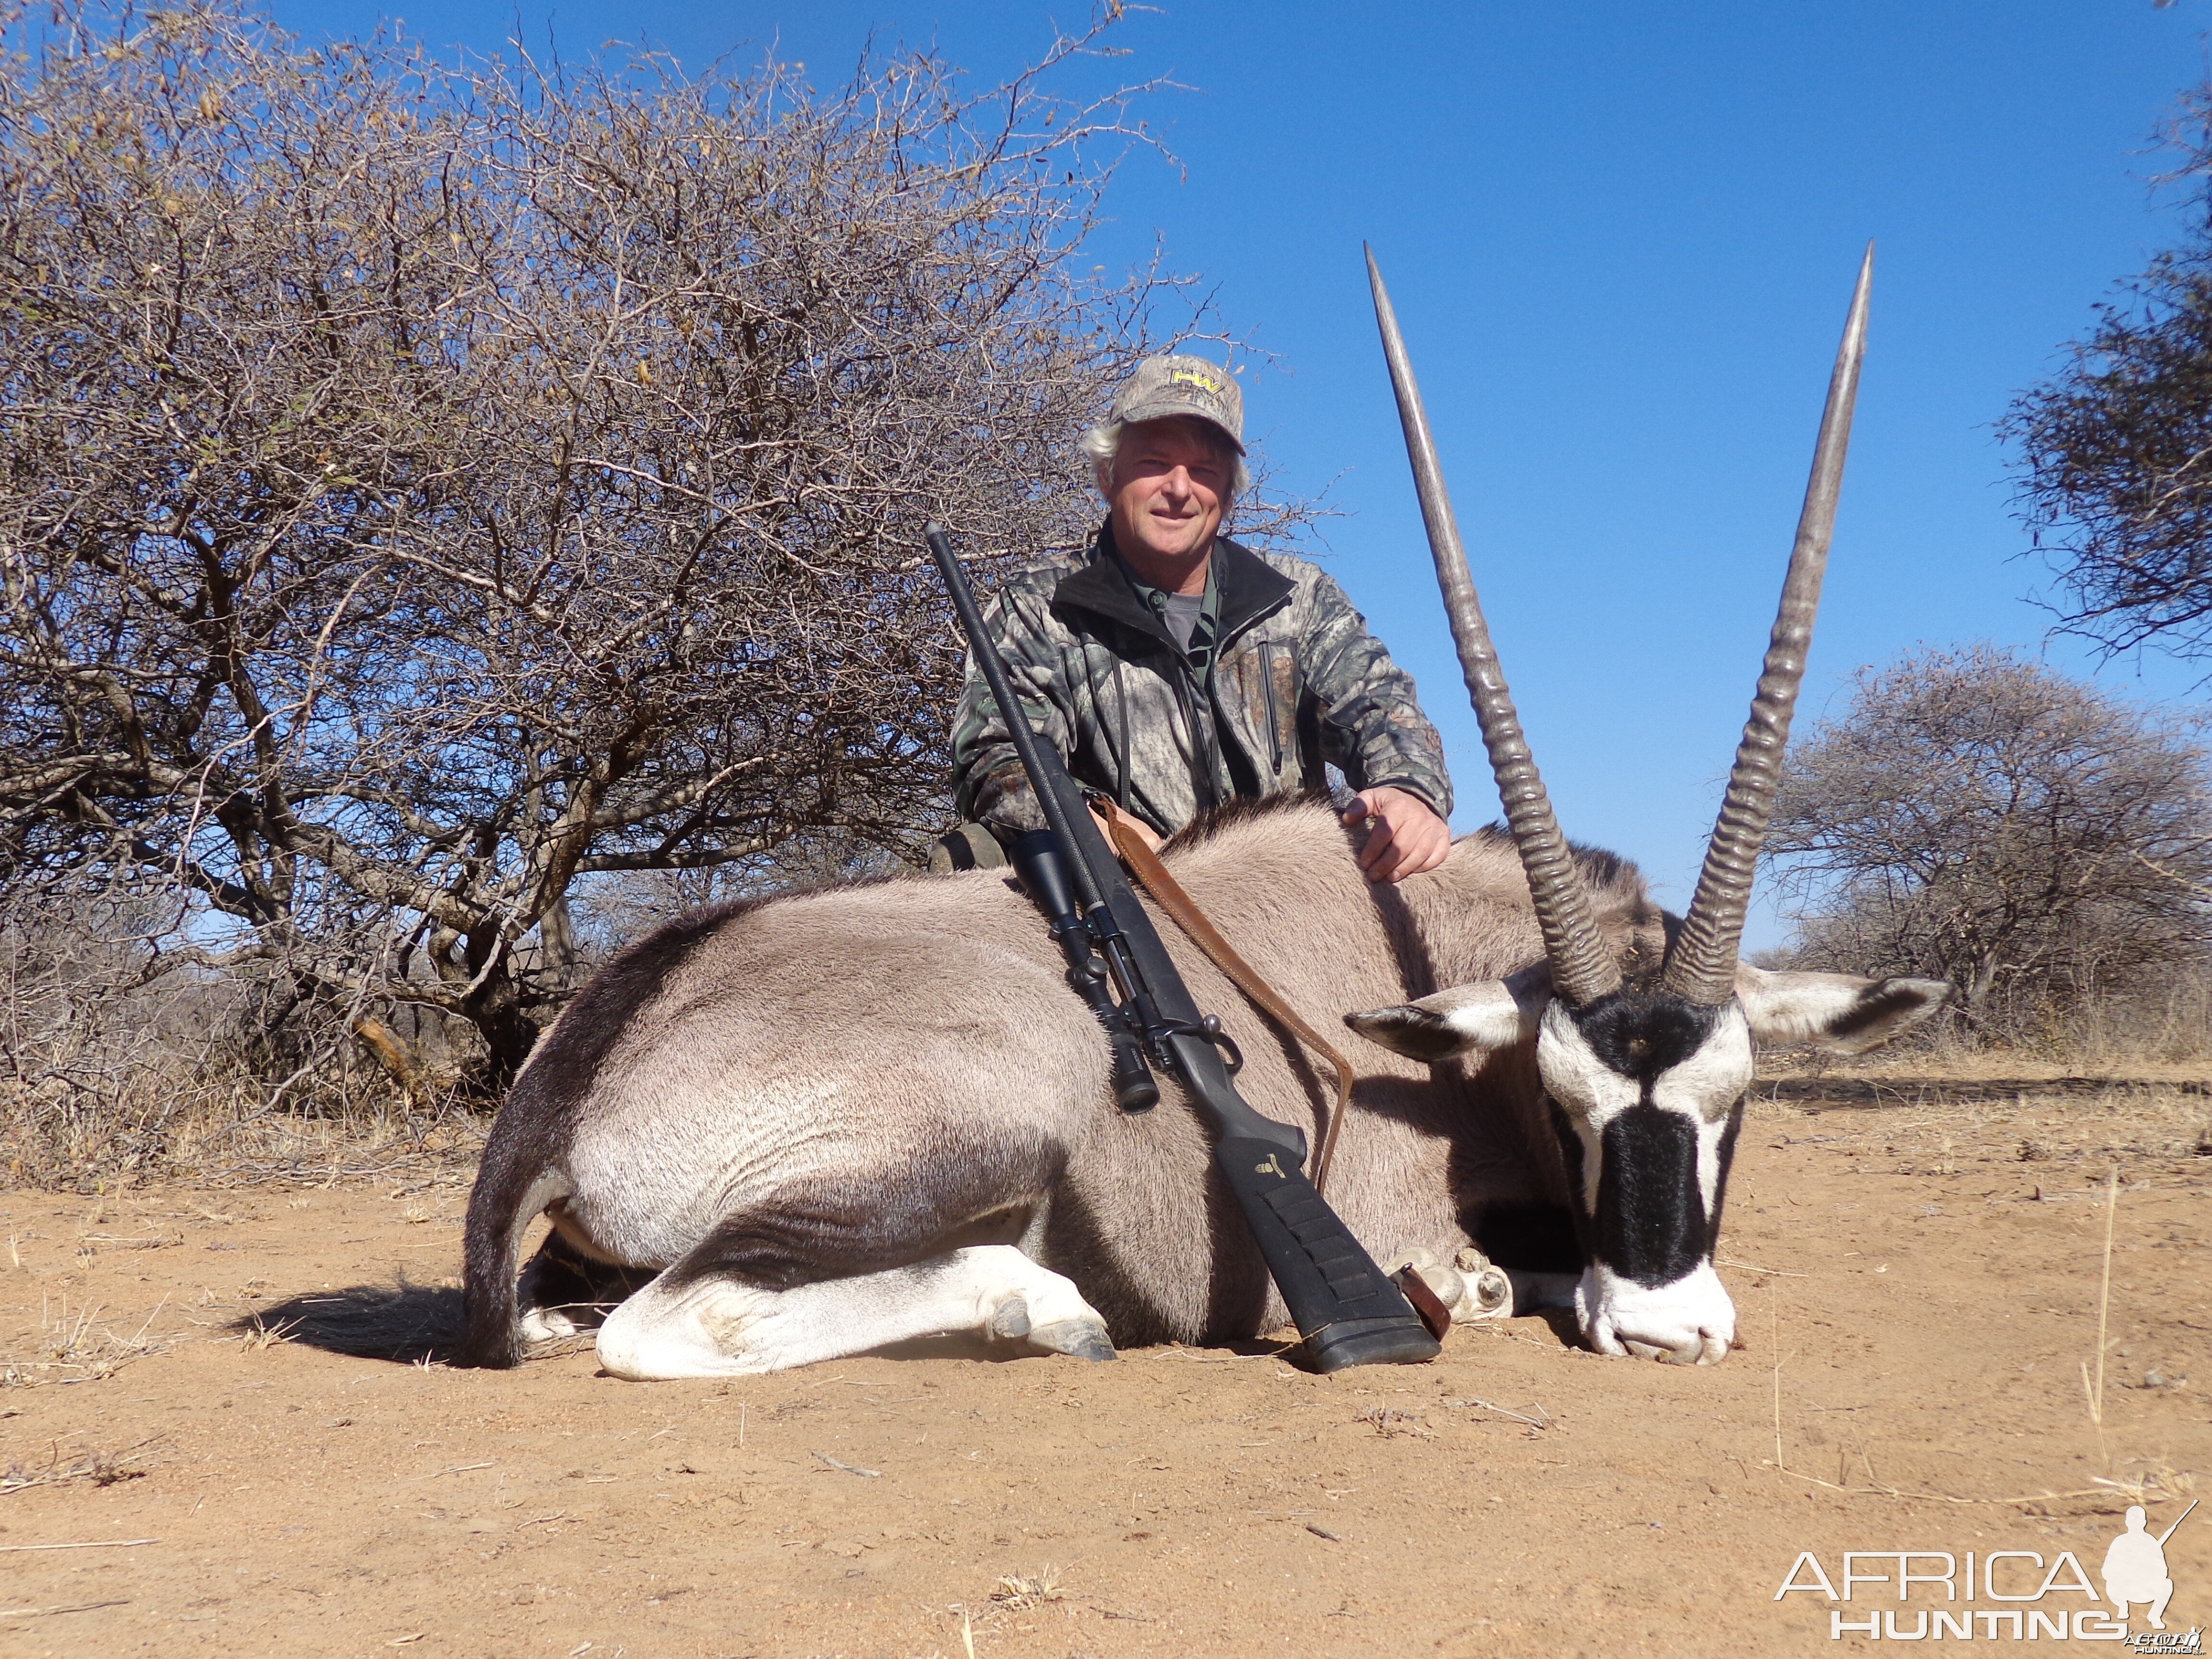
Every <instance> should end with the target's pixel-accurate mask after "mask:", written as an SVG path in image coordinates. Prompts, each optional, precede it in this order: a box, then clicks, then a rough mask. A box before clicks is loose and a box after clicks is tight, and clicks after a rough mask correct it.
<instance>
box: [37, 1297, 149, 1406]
mask: <svg viewBox="0 0 2212 1659" xmlns="http://www.w3.org/2000/svg"><path fill="white" fill-rule="evenodd" d="M104 1312H106V1309H105V1307H104V1306H102V1305H101V1304H97V1303H95V1304H93V1305H91V1306H90V1307H81V1308H79V1309H78V1310H76V1312H75V1313H74V1314H72V1313H71V1312H70V1306H69V1298H68V1297H66V1296H64V1297H62V1298H61V1299H60V1301H59V1303H58V1304H53V1303H49V1302H48V1301H46V1299H45V1298H43V1297H42V1298H41V1299H40V1308H39V1334H38V1337H37V1339H36V1340H35V1341H34V1343H33V1347H32V1357H29V1358H21V1359H9V1360H7V1361H5V1362H4V1363H0V1388H28V1387H32V1386H34V1385H36V1384H39V1383H94V1382H99V1381H101V1380H103V1379H105V1378H107V1377H110V1376H114V1375H115V1374H116V1373H117V1372H118V1371H119V1370H122V1369H123V1368H124V1367H125V1365H128V1364H131V1362H132V1361H134V1360H138V1359H143V1358H146V1356H147V1355H149V1354H153V1353H160V1352H162V1351H163V1350H164V1349H165V1348H167V1346H169V1345H168V1343H167V1341H166V1340H163V1339H161V1338H154V1339H151V1340H149V1338H148V1337H147V1334H146V1333H147V1331H148V1330H149V1329H150V1328H152V1326H153V1323H154V1320H155V1316H157V1315H159V1314H160V1313H161V1308H160V1307H159V1306H156V1307H155V1310H154V1311H153V1313H150V1314H148V1315H147V1316H146V1317H145V1319H144V1320H143V1322H141V1323H140V1325H139V1327H138V1328H137V1331H135V1332H134V1333H132V1334H131V1335H129V1336H125V1335H122V1334H119V1333H118V1332H117V1331H115V1330H113V1329H112V1328H110V1327H108V1326H106V1325H104V1324H102V1323H100V1315H101V1314H102V1313H104Z"/></svg>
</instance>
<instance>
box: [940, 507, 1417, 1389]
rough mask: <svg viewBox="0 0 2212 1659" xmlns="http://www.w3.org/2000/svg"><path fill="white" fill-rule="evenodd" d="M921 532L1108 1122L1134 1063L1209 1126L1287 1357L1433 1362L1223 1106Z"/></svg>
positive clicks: (1135, 911) (1062, 790)
mask: <svg viewBox="0 0 2212 1659" xmlns="http://www.w3.org/2000/svg"><path fill="white" fill-rule="evenodd" d="M925 533H926V535H927V539H928V542H929V550H930V554H931V556H933V558H934V559H935V560H936V561H937V568H938V569H939V572H941V573H942V574H943V575H944V577H945V586H946V587H947V588H948V589H949V590H951V595H952V607H953V609H954V610H955V611H957V612H958V613H959V616H960V626H961V629H962V630H963V632H965V633H966V635H968V643H969V648H970V649H971V650H972V651H973V652H974V653H975V665H976V666H977V667H978V668H980V669H981V671H982V673H983V678H984V680H985V682H986V683H987V684H988V685H989V686H990V688H991V695H992V696H994V698H996V699H997V700H998V704H999V714H1000V718H1001V719H1003V720H1005V722H1006V732H1007V735H1008V736H1009V737H1011V738H1012V739H1013V744H1014V749H1015V751H1016V752H1017V753H1018V754H1019V755H1020V757H1021V761H1022V769H1023V770H1024V772H1026V773H1027V774H1028V775H1029V780H1030V788H1031V789H1032V790H1034V791H1035V792H1036V799H1037V805H1039V806H1040V807H1042V809H1043V811H1044V817H1045V822H1046V823H1048V824H1049V825H1050V826H1051V827H1050V828H1049V829H1042V830H1033V831H1031V832H1030V834H1029V835H1027V836H1024V837H1022V839H1021V840H1020V841H1019V842H1017V843H1016V845H1015V848H1014V850H1013V857H1014V861H1015V866H1016V868H1017V870H1018V872H1019V873H1020V875H1021V878H1022V883H1023V885H1024V887H1026V888H1027V889H1028V890H1029V892H1030V896H1031V897H1032V898H1034V899H1036V901H1037V902H1038V904H1039V906H1040V907H1041V908H1042V909H1043V910H1044V912H1045V914H1046V916H1047V919H1048V921H1049V922H1050V924H1051V927H1052V932H1053V936H1054V938H1055V939H1058V940H1059V942H1060V949H1061V951H1062V952H1063V953H1064V954H1065V955H1066V957H1067V963H1068V982H1069V983H1070V984H1071V985H1073V987H1075V989H1076V990H1077V991H1078V992H1079V993H1080V994H1082V996H1083V998H1084V1000H1085V1001H1086V1002H1087V1003H1089V1004H1090V1006H1091V1010H1092V1012H1094V1013H1096V1014H1097V1016H1098V1017H1099V1019H1100V1021H1101V1022H1102V1023H1103V1024H1104V1025H1105V1027H1106V1031H1107V1036H1108V1040H1109V1044H1110V1046H1111V1048H1112V1051H1113V1066H1114V1071H1113V1084H1114V1091H1115V1098H1116V1099H1117V1100H1118V1101H1119V1102H1120V1103H1121V1108H1122V1109H1123V1110H1124V1111H1144V1110H1146V1109H1150V1108H1151V1107H1152V1104H1153V1103H1155V1102H1157V1101H1158V1098H1159V1090H1158V1085H1157V1084H1156V1083H1155V1082H1154V1081H1153V1080H1152V1075H1151V1073H1150V1069H1149V1067H1148V1066H1147V1063H1146V1061H1147V1057H1149V1059H1150V1061H1151V1063H1152V1065H1157V1066H1160V1067H1162V1068H1163V1069H1164V1070H1165V1071H1166V1072H1167V1073H1169V1075H1170V1076H1171V1077H1173V1078H1174V1079H1176V1081H1177V1082H1178V1083H1180V1084H1181V1085H1182V1089H1183V1092H1184V1094H1185V1095H1187V1096H1188V1097H1189V1099H1190V1102H1191V1104H1192V1105H1193V1106H1194V1108H1196V1109H1197V1110H1198V1113H1199V1115H1200V1117H1202V1118H1203V1119H1205V1120H1206V1122H1207V1123H1208V1124H1209V1125H1211V1126H1212V1129H1213V1132H1214V1135H1215V1137H1216V1138H1215V1140H1214V1145H1213V1158H1214V1162H1215V1164H1216V1165H1217V1166H1218V1168H1219V1170H1220V1172H1221V1177H1222V1179H1223V1181H1224V1182H1225V1183H1226V1184H1227V1185H1228V1188H1229V1190H1230V1192H1231V1194H1234V1195H1235V1197H1236V1200H1237V1206H1238V1208H1239V1209H1241V1210H1242V1211H1243V1214H1244V1222H1245V1225H1247V1226H1248V1227H1249V1228H1250V1229H1251V1231H1252V1239H1253V1242H1254V1243H1255V1244H1257V1245H1258V1246H1259V1249H1260V1255H1261V1260H1262V1261H1265V1262H1266V1263H1267V1272H1268V1273H1269V1274H1270V1275H1271V1276H1272V1277H1273V1279H1274V1281H1275V1286H1276V1288H1277V1289H1278V1290H1279V1291H1281V1292H1282V1296H1283V1302H1284V1305H1285V1306H1286V1307H1287V1308H1289V1310H1290V1312H1291V1320H1292V1321H1293V1322H1295V1323H1296V1324H1297V1328H1298V1331H1299V1334H1301V1335H1302V1336H1304V1339H1305V1340H1304V1341H1303V1342H1301V1343H1300V1344H1299V1345H1298V1348H1297V1350H1294V1351H1293V1357H1295V1358H1300V1359H1302V1360H1303V1361H1304V1364H1307V1365H1309V1366H1310V1367H1311V1368H1312V1369H1313V1370H1316V1371H1337V1370H1343V1369H1344V1368H1345V1367H1346V1366H1348V1365H1371V1364H1411V1363H1414V1362H1417V1361H1419V1360H1424V1359H1432V1358H1435V1357H1436V1355H1437V1352H1438V1344H1437V1340H1436V1338H1435V1337H1433V1336H1431V1334H1429V1331H1428V1328H1427V1327H1426V1326H1425V1325H1424V1324H1423V1323H1422V1322H1421V1319H1420V1316H1419V1315H1418V1314H1416V1313H1415V1312H1414V1311H1413V1307H1412V1306H1411V1304H1408V1303H1407V1300H1406V1298H1405V1296H1404V1295H1403V1294H1402V1293H1401V1291H1399V1289H1398V1287H1397V1286H1396V1285H1394V1284H1392V1283H1391V1282H1390V1280H1389V1279H1388V1278H1386V1277H1385V1276H1384V1275H1383V1271H1382V1269H1381V1268H1379V1267H1376V1265H1375V1261H1374V1258H1373V1257H1371V1256H1370V1255H1368V1254H1367V1252H1366V1250H1365V1249H1364V1248H1363V1247H1362V1246H1361V1245H1360V1243H1359V1241H1358V1239H1356V1238H1354V1237H1352V1230H1351V1229H1350V1228H1348V1227H1346V1225H1344V1221H1343V1219H1342V1218H1340V1216H1339V1215H1338V1214H1337V1213H1336V1212H1335V1211H1334V1210H1332V1209H1331V1208H1329V1206H1328V1204H1326V1203H1325V1202H1323V1201H1322V1196H1321V1194H1319V1193H1317V1192H1316V1191H1315V1190H1314V1187H1313V1182H1310V1181H1309V1180H1308V1179H1307V1178H1306V1176H1305V1171H1304V1169H1303V1168H1302V1167H1301V1166H1302V1165H1303V1164H1304V1162H1305V1157H1306V1138H1305V1135H1304V1132H1303V1131H1301V1130H1299V1129H1298V1128H1297V1127H1295V1126H1293V1125H1291V1124H1287V1123H1278V1122H1276V1121H1274V1119H1273V1118H1269V1117H1262V1116H1261V1115H1260V1114H1259V1113H1258V1112H1255V1111H1254V1110H1253V1109H1252V1108H1251V1107H1250V1106H1249V1104H1247V1103H1246V1102H1245V1100H1244V1098H1243V1096H1241V1095H1239V1094H1238V1093H1237V1085H1235V1084H1234V1083H1232V1082H1231V1080H1230V1077H1231V1072H1232V1070H1233V1069H1234V1068H1235V1066H1237V1064H1239V1063H1240V1062H1239V1061H1238V1060H1237V1054H1236V1048H1235V1046H1234V1045H1233V1044H1231V1042H1229V1040H1228V1038H1227V1037H1226V1036H1225V1035H1224V1034H1223V1032H1222V1030H1221V1027H1220V1024H1219V1022H1218V1021H1216V1020H1212V1019H1208V1018H1205V1017H1204V1016H1202V1015H1200V1012H1198V1006H1197V1004H1196V1003H1195V1002H1194V1001H1193V1000H1191V994H1190V990H1189V987H1187V986H1185V985H1184V983H1183V981H1182V975H1181V974H1180V973H1178V972H1177V971H1176V965H1175V963H1174V961H1173V959H1172V958H1170V957H1169V955H1168V952H1167V947H1166V946H1165V945H1163V944H1162V943H1161V942H1160V936H1159V933H1158V931H1157V930H1156V929H1155V928H1154V927H1153V926H1152V918H1151V917H1150V916H1149V915H1146V911H1145V908H1144V906H1143V905H1141V904H1140V903H1139V902H1138V901H1137V896H1136V893H1135V891H1134V890H1133V889H1132V888H1131V887H1130V885H1129V882H1128V878H1127V877H1126V876H1125V875H1123V874H1122V872H1121V865H1120V864H1119V863H1118V862H1117V861H1116V860H1115V857H1114V855H1113V854H1112V853H1110V852H1109V851H1108V850H1107V847H1106V840H1105V837H1104V836H1102V835H1100V834H1099V832H1098V828H1097V824H1096V823H1094V822H1093V821H1092V819H1091V812H1090V810H1089V808H1088V806H1087V805H1086V804H1085V800H1084V798H1083V794H1082V792H1081V790H1080V789H1079V788H1078V787H1077V786H1076V782H1075V780H1074V779H1073V778H1072V777H1071V776H1069V775H1068V771H1067V767H1066V763H1064V762H1063V761H1062V760H1061V759H1060V756H1059V754H1058V752H1057V751H1056V750H1053V749H1052V748H1050V747H1049V746H1048V745H1046V744H1040V743H1039V742H1038V741H1037V739H1036V733H1035V732H1032V731H1031V730H1030V724H1029V721H1028V720H1026V719H1025V718H1024V716H1023V714H1022V708H1021V704H1020V702H1018V700H1017V699H1016V698H1015V696H1014V692H1013V687H1012V683H1011V682H1010V681H1009V679H1008V678H1007V676H1006V664H1005V662H1004V661H1003V660H1001V659H1000V656H999V651H998V647H997V645H996V644H995V642H994V641H993V640H992V638H991V635H990V634H989V633H988V631H987V629H985V627H984V625H983V616H982V612H981V611H980V610H979V609H978V608H977V607H976V604H975V592H974V591H973V590H972V589H971V588H970V587H969V585H968V578H967V575H966V573H964V572H963V570H962V569H961V568H960V564H959V561H958V560H957V558H956V557H955V556H954V555H953V551H952V544H951V540H950V539H949V538H947V537H946V535H945V532H944V531H942V530H940V529H939V527H938V526H935V525H931V526H929V527H928V529H927V532H925ZM1102 964H1103V967H1102ZM1116 990H1118V992H1119V998H1118V1000H1117V999H1116V997H1115V991H1116Z"/></svg>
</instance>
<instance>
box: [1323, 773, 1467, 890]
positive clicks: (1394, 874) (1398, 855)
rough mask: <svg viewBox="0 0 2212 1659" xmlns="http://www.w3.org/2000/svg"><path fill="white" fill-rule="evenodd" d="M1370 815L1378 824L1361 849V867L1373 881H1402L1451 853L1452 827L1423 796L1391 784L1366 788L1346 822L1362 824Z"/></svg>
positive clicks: (1370, 832)
mask: <svg viewBox="0 0 2212 1659" xmlns="http://www.w3.org/2000/svg"><path fill="white" fill-rule="evenodd" d="M1370 820H1371V821H1372V822H1373V823H1374V825H1375V827H1374V829H1371V830H1370V831H1369V832H1368V836H1367V841H1366V844H1365V845H1364V846H1363V847H1361V848H1360V849H1359V867H1360V869H1361V870H1362V871H1363V872H1365V874H1366V877H1367V879H1368V880H1370V881H1403V880H1405V878H1407V877H1408V876H1418V875H1419V874H1420V873H1421V872H1423V871H1424V870H1433V869H1435V868H1436V867H1437V866H1438V865H1440V864H1442V863H1443V861H1444V860H1445V859H1446V857H1448V856H1449V854H1450V853H1451V827H1450V826H1449V824H1447V823H1445V822H1444V821H1443V819H1442V818H1440V817H1437V815H1436V814H1435V813H1434V812H1432V811H1430V810H1429V806H1428V803H1427V802H1425V801H1424V800H1423V799H1421V798H1420V797H1419V795H1414V794H1409V793H1407V792H1406V791H1405V790H1403V789H1393V788H1391V787H1389V785H1388V784H1385V785H1383V787H1381V788H1379V789H1363V790H1361V791H1360V793H1359V799H1358V801H1357V802H1355V803H1354V804H1353V805H1352V808H1351V810H1350V811H1346V813H1345V815H1344V822H1345V823H1346V825H1347V826H1349V827H1351V828H1353V829H1357V828H1358V826H1359V825H1361V824H1363V823H1368V822H1369V821H1370Z"/></svg>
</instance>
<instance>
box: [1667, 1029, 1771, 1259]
mask: <svg viewBox="0 0 2212 1659" xmlns="http://www.w3.org/2000/svg"><path fill="white" fill-rule="evenodd" d="M1753 1063H1754V1061H1753V1054H1752V1047H1751V1023H1750V1022H1749V1021H1748V1020H1747V1019H1746V1018H1744V1013H1743V1010H1742V1009H1741V1008H1740V1007H1738V1006H1736V1005H1735V1003H1733V1002H1731V1003H1730V1004H1729V1006H1727V1007H1725V1008H1723V1009H1722V1010H1721V1012H1720V1018H1718V1019H1717V1020H1716V1021H1714V1023H1713V1030H1712V1034H1711V1036H1708V1037H1707V1038H1706V1039H1705V1042H1703V1043H1701V1044H1700V1045H1699V1048H1698V1051H1697V1053H1695V1054H1692V1055H1691V1056H1690V1057H1689V1058H1688V1059H1687V1060H1684V1061H1683V1062H1682V1063H1681V1064H1680V1066H1674V1068H1673V1069H1671V1070H1669V1071H1668V1072H1667V1073H1664V1074H1663V1075H1662V1076H1660V1077H1657V1078H1655V1079H1652V1084H1651V1103H1652V1104H1653V1105H1655V1106H1658V1107H1661V1108H1662V1109H1665V1110H1668V1111H1670V1112H1680V1114H1681V1115H1683V1116H1685V1117H1686V1118H1688V1119H1689V1120H1690V1121H1691V1122H1692V1123H1694V1124H1695V1125H1697V1128H1698V1195H1699V1198H1700V1200H1703V1202H1704V1204H1705V1214H1706V1215H1707V1216H1708V1217H1710V1216H1711V1214H1712V1212H1713V1207H1714V1204H1715V1201H1716V1200H1717V1199H1718V1197H1719V1195H1720V1187H1721V1140H1722V1139H1723V1137H1724V1136H1725V1135H1726V1134H1727V1133H1728V1119H1729V1109H1730V1108H1732V1107H1733V1106H1735V1103H1736V1102H1737V1101H1739V1100H1741V1099H1742V1098H1743V1091H1745V1090H1747V1089H1748V1088H1749V1087H1751V1078H1752V1068H1753Z"/></svg>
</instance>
